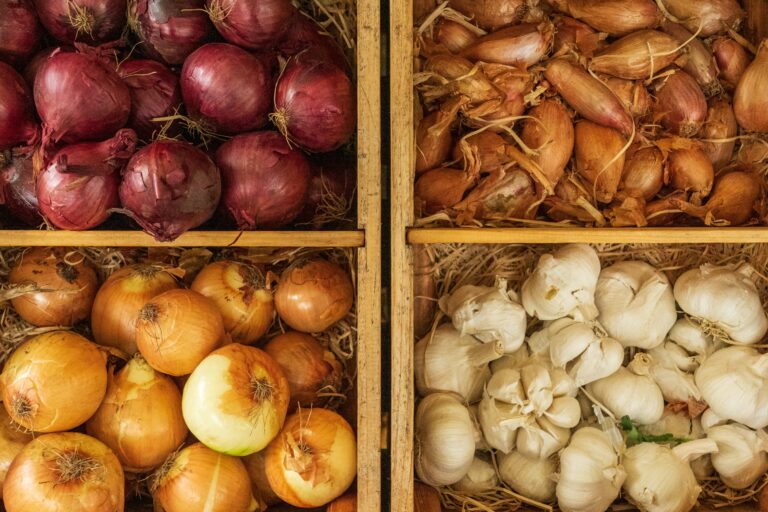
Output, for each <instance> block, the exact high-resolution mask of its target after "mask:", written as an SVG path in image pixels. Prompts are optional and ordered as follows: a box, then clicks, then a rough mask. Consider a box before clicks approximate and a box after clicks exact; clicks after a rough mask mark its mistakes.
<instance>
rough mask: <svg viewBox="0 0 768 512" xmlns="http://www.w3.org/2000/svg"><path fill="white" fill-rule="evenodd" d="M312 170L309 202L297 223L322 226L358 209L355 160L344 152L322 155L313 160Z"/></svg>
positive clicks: (308, 192)
mask: <svg viewBox="0 0 768 512" xmlns="http://www.w3.org/2000/svg"><path fill="white" fill-rule="evenodd" d="M311 170H312V175H311V178H310V180H309V190H308V191H307V199H306V204H305V205H304V209H303V210H302V212H301V214H300V215H299V216H298V218H297V219H296V222H297V223H302V224H308V223H311V224H312V225H313V227H315V228H320V227H321V226H322V225H324V224H327V223H330V222H334V221H337V220H341V217H342V216H343V214H344V213H345V210H348V209H353V208H354V203H353V199H354V196H355V181H356V180H355V178H356V173H355V161H354V158H352V157H349V156H347V155H344V154H342V153H340V152H334V153H325V154H320V155H317V156H316V157H315V158H314V159H313V160H312V169H311Z"/></svg>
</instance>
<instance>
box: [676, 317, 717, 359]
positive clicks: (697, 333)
mask: <svg viewBox="0 0 768 512" xmlns="http://www.w3.org/2000/svg"><path fill="white" fill-rule="evenodd" d="M667 336H668V337H669V339H670V340H671V341H674V342H675V343H677V344H678V345H679V346H681V347H682V348H684V349H685V350H687V351H688V352H691V353H692V354H697V355H699V356H707V355H709V354H711V353H712V352H714V351H715V348H716V347H715V342H714V340H713V339H712V336H708V335H707V334H705V333H704V331H703V330H702V328H701V326H700V325H698V324H696V323H695V322H692V321H691V320H689V319H688V318H681V319H680V320H678V321H677V322H675V325H673V326H672V329H671V330H670V331H669V334H668V335H667ZM700 360H701V358H700Z"/></svg>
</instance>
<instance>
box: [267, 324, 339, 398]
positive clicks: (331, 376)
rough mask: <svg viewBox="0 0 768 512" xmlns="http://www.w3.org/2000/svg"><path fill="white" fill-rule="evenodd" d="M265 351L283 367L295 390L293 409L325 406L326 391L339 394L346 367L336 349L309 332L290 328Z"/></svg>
mask: <svg viewBox="0 0 768 512" xmlns="http://www.w3.org/2000/svg"><path fill="white" fill-rule="evenodd" d="M264 351H265V352H266V353H267V354H269V355H270V356H272V359H274V360H275V361H277V364H279V365H280V367H281V368H282V369H283V373H285V378H286V379H287V380H288V387H289V388H290V390H291V401H290V407H289V410H293V409H295V408H296V406H297V405H298V406H299V407H311V406H312V405H315V406H323V405H325V404H326V403H327V402H328V399H327V397H323V396H322V395H323V392H324V390H325V392H331V393H338V392H339V390H340V388H341V377H342V367H341V364H340V363H339V361H338V360H337V359H336V356H334V355H333V352H331V351H329V350H328V349H326V348H325V347H323V346H322V345H321V344H320V342H319V341H318V340H317V339H315V338H314V337H312V336H310V335H309V334H304V333H302V332H296V331H288V332H286V333H284V334H280V335H278V336H275V337H274V338H272V339H271V340H269V343H267V344H266V345H265V346H264Z"/></svg>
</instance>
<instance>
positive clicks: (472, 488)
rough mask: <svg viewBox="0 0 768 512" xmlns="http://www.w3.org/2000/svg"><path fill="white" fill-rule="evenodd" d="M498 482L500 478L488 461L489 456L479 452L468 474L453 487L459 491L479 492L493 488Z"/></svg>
mask: <svg viewBox="0 0 768 512" xmlns="http://www.w3.org/2000/svg"><path fill="white" fill-rule="evenodd" d="M498 483H499V479H498V477H497V476H496V470H495V469H494V468H493V465H492V464H491V463H490V462H488V460H487V456H484V455H481V454H478V455H475V458H474V460H473V461H472V465H471V466H470V467H469V471H468V472H467V474H466V475H464V477H462V479H461V480H459V481H458V482H456V483H455V484H454V486H453V487H454V488H455V489H456V490H458V491H462V492H469V493H477V492H483V491H488V490H490V489H493V488H494V487H496V486H497V485H498Z"/></svg>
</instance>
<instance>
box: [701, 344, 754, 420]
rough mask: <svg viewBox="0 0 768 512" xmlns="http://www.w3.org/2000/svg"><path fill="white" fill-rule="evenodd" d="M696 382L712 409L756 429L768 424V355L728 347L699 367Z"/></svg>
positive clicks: (751, 349)
mask: <svg viewBox="0 0 768 512" xmlns="http://www.w3.org/2000/svg"><path fill="white" fill-rule="evenodd" d="M695 381H696V385H697V386H698V388H699V390H700V391H701V396H702V397H703V398H704V400H705V401H706V402H707V404H709V407H710V409H712V412H713V413H714V414H716V415H717V416H719V417H720V418H722V419H727V420H732V421H736V422H738V423H741V424H743V425H746V426H748V427H750V428H753V429H760V428H764V427H766V426H768V354H760V353H758V352H757V350H755V349H753V348H750V347H727V348H723V349H720V350H718V351H717V352H715V353H713V354H712V355H711V356H709V357H708V358H707V359H706V360H705V361H704V362H703V363H702V364H701V366H700V367H699V369H698V370H696V374H695Z"/></svg>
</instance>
